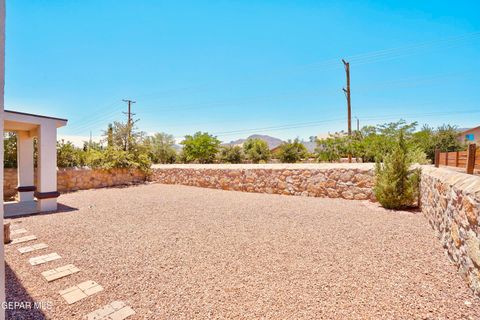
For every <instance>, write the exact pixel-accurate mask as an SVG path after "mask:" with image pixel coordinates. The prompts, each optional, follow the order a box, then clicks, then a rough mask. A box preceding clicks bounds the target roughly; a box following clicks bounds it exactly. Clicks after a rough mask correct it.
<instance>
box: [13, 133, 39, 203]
mask: <svg viewBox="0 0 480 320" xmlns="http://www.w3.org/2000/svg"><path fill="white" fill-rule="evenodd" d="M33 166H34V164H33V137H32V136H30V134H29V132H27V131H18V132H17V175H18V187H17V190H18V196H19V201H20V202H22V201H33V192H34V191H35V181H34V168H33Z"/></svg>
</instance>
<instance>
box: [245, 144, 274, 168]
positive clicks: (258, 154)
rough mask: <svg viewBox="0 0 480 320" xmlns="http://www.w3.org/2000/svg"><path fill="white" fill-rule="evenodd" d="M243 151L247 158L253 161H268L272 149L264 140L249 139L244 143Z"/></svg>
mask: <svg viewBox="0 0 480 320" xmlns="http://www.w3.org/2000/svg"><path fill="white" fill-rule="evenodd" d="M243 151H244V153H245V155H246V157H247V159H248V160H250V161H252V162H253V163H260V161H263V162H265V163H266V162H268V160H270V149H269V148H268V144H267V143H266V142H265V141H263V140H260V139H248V140H247V141H245V142H244V143H243Z"/></svg>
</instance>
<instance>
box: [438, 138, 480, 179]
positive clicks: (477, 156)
mask: <svg viewBox="0 0 480 320" xmlns="http://www.w3.org/2000/svg"><path fill="white" fill-rule="evenodd" d="M435 166H436V167H437V168H438V167H439V166H449V167H456V168H465V170H466V172H467V173H468V174H473V173H474V172H475V169H477V170H480V148H477V145H476V144H474V143H472V144H470V145H468V148H467V151H454V152H440V150H438V149H437V150H435Z"/></svg>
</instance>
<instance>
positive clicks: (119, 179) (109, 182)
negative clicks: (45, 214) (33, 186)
mask: <svg viewBox="0 0 480 320" xmlns="http://www.w3.org/2000/svg"><path fill="white" fill-rule="evenodd" d="M145 180H146V176H145V174H144V173H143V172H141V171H140V170H132V169H112V170H92V169H70V168H68V169H59V170H57V190H58V191H59V192H60V193H64V192H71V191H77V190H85V189H96V188H104V187H113V186H120V185H128V184H134V183H141V182H145ZM17 181H18V180H17V169H10V168H7V169H4V179H3V196H4V199H8V198H11V197H14V196H15V195H16V194H17V192H16V190H15V189H16V187H17V185H18V182H17ZM35 181H37V176H36V175H35Z"/></svg>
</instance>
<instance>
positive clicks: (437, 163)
mask: <svg viewBox="0 0 480 320" xmlns="http://www.w3.org/2000/svg"><path fill="white" fill-rule="evenodd" d="M439 166H440V149H435V167H437V168H438V167H439Z"/></svg>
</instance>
